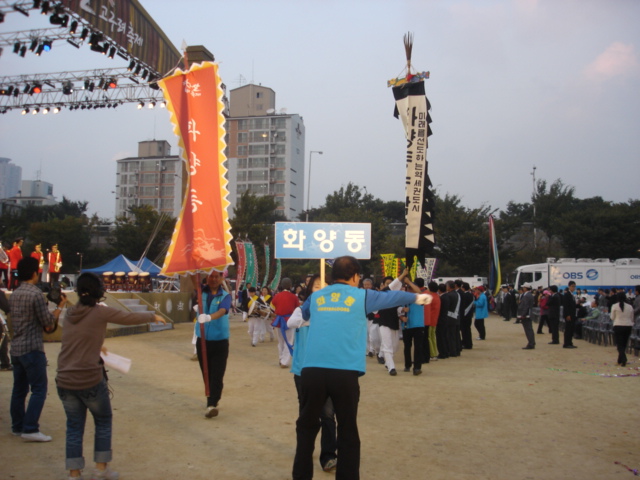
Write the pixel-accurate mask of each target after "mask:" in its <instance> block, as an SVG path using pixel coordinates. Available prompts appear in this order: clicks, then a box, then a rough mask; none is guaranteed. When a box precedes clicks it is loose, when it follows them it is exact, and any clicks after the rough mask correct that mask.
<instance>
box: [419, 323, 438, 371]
mask: <svg viewBox="0 0 640 480" xmlns="http://www.w3.org/2000/svg"><path fill="white" fill-rule="evenodd" d="M430 328H435V327H426V326H425V327H424V336H423V337H422V359H423V362H422V363H429V362H430V361H431V346H430V345H429V329H430ZM436 342H437V340H436Z"/></svg>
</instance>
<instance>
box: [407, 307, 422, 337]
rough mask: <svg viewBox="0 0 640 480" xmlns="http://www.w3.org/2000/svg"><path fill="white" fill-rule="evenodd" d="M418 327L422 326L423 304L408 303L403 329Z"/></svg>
mask: <svg viewBox="0 0 640 480" xmlns="http://www.w3.org/2000/svg"><path fill="white" fill-rule="evenodd" d="M419 327H424V306H423V305H418V304H417V303H411V304H409V314H408V315H407V323H405V324H404V330H406V329H407V328H419Z"/></svg>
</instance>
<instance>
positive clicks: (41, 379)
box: [10, 350, 47, 433]
mask: <svg viewBox="0 0 640 480" xmlns="http://www.w3.org/2000/svg"><path fill="white" fill-rule="evenodd" d="M11 363H12V364H13V392H12V393H11V407H10V410H11V429H12V430H13V431H14V432H15V433H19V432H22V433H35V432H38V431H40V425H39V423H38V421H39V420H40V414H41V413H42V408H43V407H44V401H45V399H46V398H47V357H46V356H45V354H44V352H40V351H39V350H34V351H33V352H29V353H25V354H24V355H20V356H19V357H14V356H13V355H12V356H11ZM29 388H31V398H29V404H28V406H27V408H26V410H25V402H26V400H27V395H28V394H29Z"/></svg>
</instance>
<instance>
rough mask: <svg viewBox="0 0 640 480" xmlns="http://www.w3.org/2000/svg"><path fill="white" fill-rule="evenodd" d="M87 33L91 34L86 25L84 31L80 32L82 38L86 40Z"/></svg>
mask: <svg viewBox="0 0 640 480" xmlns="http://www.w3.org/2000/svg"><path fill="white" fill-rule="evenodd" d="M87 35H89V29H88V28H86V27H85V28H83V29H82V33H81V34H80V40H82V41H83V42H84V41H85V40H86V38H87Z"/></svg>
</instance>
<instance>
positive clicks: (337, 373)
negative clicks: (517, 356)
mask: <svg viewBox="0 0 640 480" xmlns="http://www.w3.org/2000/svg"><path fill="white" fill-rule="evenodd" d="M361 272H362V270H361V268H360V264H359V263H358V260H356V259H355V258H354V257H350V256H345V257H338V258H336V260H335V262H334V264H333V270H332V275H331V276H332V279H333V284H332V285H330V286H328V287H325V288H323V289H322V290H319V291H317V292H315V293H313V294H312V295H311V296H310V297H309V298H308V299H307V301H306V302H305V303H304V305H303V306H302V315H303V317H304V318H305V319H308V320H309V322H310V323H309V334H308V338H307V344H306V352H305V356H304V359H303V361H302V370H301V375H300V384H301V385H300V387H301V394H300V416H299V417H298V420H297V422H296V436H297V446H296V456H295V460H294V462H293V478H294V479H295V480H303V479H304V480H306V479H310V478H313V448H314V443H315V438H316V435H317V433H318V428H319V425H320V424H319V422H318V418H319V417H320V412H321V411H322V408H323V406H324V404H325V402H326V400H327V398H331V400H332V402H333V406H334V409H335V413H336V419H337V421H338V465H337V469H336V480H358V479H359V478H360V436H359V435H358V423H357V413H358V402H359V400H360V386H359V384H358V377H359V376H361V375H364V373H365V370H366V356H365V355H364V353H365V350H366V346H367V313H371V312H373V311H376V310H380V309H383V308H390V307H393V306H399V305H405V304H410V303H419V304H423V305H426V304H429V303H431V296H429V295H427V294H420V295H416V294H413V293H409V292H402V291H389V292H377V291H375V290H365V289H359V288H358V284H359V282H360V277H361Z"/></svg>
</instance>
